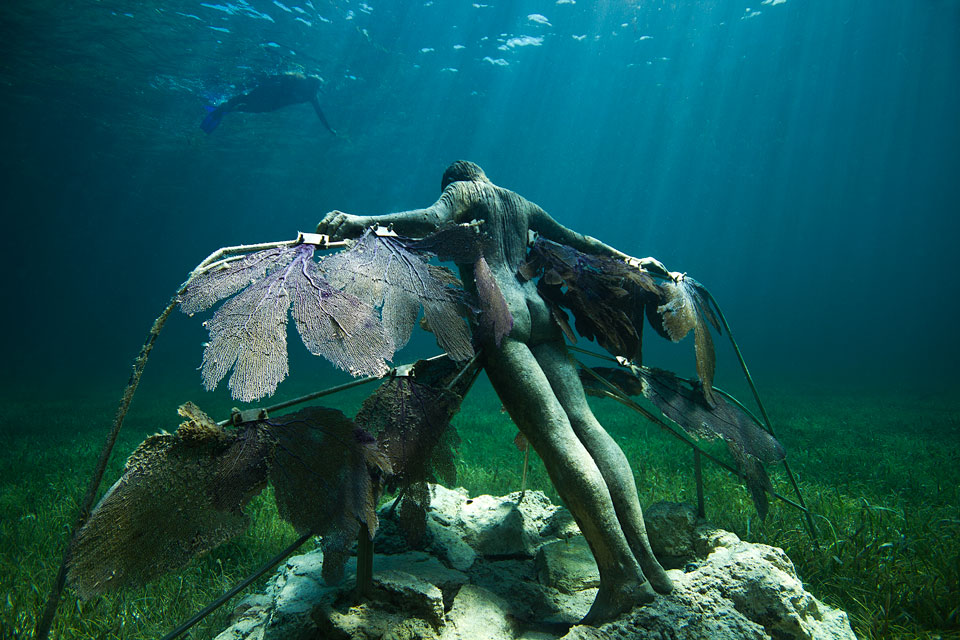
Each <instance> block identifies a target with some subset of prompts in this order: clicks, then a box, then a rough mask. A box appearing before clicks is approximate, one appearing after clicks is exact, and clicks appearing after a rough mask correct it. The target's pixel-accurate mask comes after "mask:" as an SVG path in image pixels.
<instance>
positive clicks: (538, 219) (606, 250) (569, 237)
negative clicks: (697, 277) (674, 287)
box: [530, 205, 683, 281]
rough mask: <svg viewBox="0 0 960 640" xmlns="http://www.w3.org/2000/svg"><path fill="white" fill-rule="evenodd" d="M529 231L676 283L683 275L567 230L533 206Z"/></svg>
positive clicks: (659, 263)
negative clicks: (614, 259) (670, 279)
mask: <svg viewBox="0 0 960 640" xmlns="http://www.w3.org/2000/svg"><path fill="white" fill-rule="evenodd" d="M530 229H531V230H533V231H536V232H537V233H539V234H540V235H542V236H543V237H544V238H546V239H547V240H553V241H554V242H559V243H560V244H565V245H567V246H568V247H573V248H574V249H576V250H577V251H581V252H583V253H589V254H592V255H601V256H609V257H612V258H618V259H620V260H623V261H625V262H627V263H628V264H631V265H633V266H635V267H638V268H640V269H644V270H645V271H650V272H652V273H656V274H658V275H662V276H665V277H670V278H673V279H674V280H676V281H679V280H681V279H683V274H681V273H677V272H674V271H668V270H667V268H666V267H665V266H663V263H662V262H660V261H659V260H657V259H656V258H634V257H633V256H629V255H627V254H625V253H623V252H622V251H618V250H617V249H614V248H613V247H611V246H610V245H608V244H605V243H603V242H601V241H600V240H597V239H596V238H594V237H593V236H585V235H583V234H580V233H577V232H576V231H574V230H572V229H568V228H567V227H565V226H563V225H562V224H560V223H559V222H557V221H556V220H554V219H553V218H552V217H551V216H550V214H549V213H547V212H546V211H544V210H543V209H542V208H540V207H538V206H537V205H533V211H532V212H531V214H530Z"/></svg>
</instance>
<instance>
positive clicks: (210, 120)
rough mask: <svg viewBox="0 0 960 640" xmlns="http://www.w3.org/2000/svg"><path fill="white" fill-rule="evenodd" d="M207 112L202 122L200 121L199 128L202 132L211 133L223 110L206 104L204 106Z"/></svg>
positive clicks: (217, 123)
mask: <svg viewBox="0 0 960 640" xmlns="http://www.w3.org/2000/svg"><path fill="white" fill-rule="evenodd" d="M204 109H206V110H207V111H208V112H209V113H207V117H206V118H204V119H203V122H201V123H200V128H201V129H203V131H204V133H211V132H212V131H213V130H214V129H216V128H217V125H219V124H220V119H221V118H222V117H223V111H220V110H219V109H217V108H216V107H213V106H210V105H207V106H205V107H204Z"/></svg>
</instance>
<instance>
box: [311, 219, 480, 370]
mask: <svg viewBox="0 0 960 640" xmlns="http://www.w3.org/2000/svg"><path fill="white" fill-rule="evenodd" d="M430 251H431V252H432V251H434V250H433V249H431V250H430ZM322 268H323V272H324V274H325V275H326V276H327V277H328V278H329V279H330V281H331V283H332V284H333V285H334V286H336V287H337V288H338V289H341V290H343V291H345V292H349V293H350V294H352V295H356V296H358V297H359V298H360V299H361V300H364V301H366V302H369V303H370V304H371V305H372V306H373V307H376V308H378V309H379V310H380V318H381V320H382V322H383V325H384V327H385V329H386V331H387V332H388V335H389V336H390V338H391V340H392V342H393V344H394V345H395V348H400V347H402V346H403V345H405V344H406V343H407V340H409V339H410V334H411V333H412V332H413V328H414V326H415V324H416V321H417V315H418V313H419V311H420V307H421V306H422V307H423V315H424V317H425V318H426V321H427V324H429V326H430V330H431V331H433V333H434V334H435V335H436V337H437V342H438V343H439V344H440V347H441V348H442V349H443V350H444V351H446V352H447V355H449V356H450V358H451V359H453V360H457V361H462V360H468V359H469V358H471V357H472V356H473V353H474V352H473V345H472V344H471V339H470V338H471V336H470V330H469V328H468V327H467V323H466V322H465V321H464V320H463V318H462V317H461V305H460V287H461V283H460V281H459V280H458V279H457V278H456V276H454V275H453V274H452V273H451V272H450V271H449V270H448V269H445V268H444V267H439V266H436V265H431V264H429V263H427V262H426V261H425V260H424V259H423V258H421V257H420V256H419V255H417V254H416V253H415V252H414V251H412V250H410V249H408V248H407V247H406V246H405V245H404V243H403V241H402V240H400V239H399V238H396V237H387V236H378V235H376V234H375V233H373V232H372V231H367V232H366V233H365V234H364V235H363V236H362V237H360V238H359V239H358V240H357V242H356V243H355V244H354V245H353V247H351V248H350V249H349V250H348V251H341V252H340V253H337V254H335V255H332V256H330V257H328V258H326V259H324V261H323V265H322Z"/></svg>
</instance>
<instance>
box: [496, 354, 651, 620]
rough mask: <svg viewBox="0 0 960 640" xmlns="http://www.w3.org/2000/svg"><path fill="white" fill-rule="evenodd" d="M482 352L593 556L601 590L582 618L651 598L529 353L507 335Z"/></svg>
mask: <svg viewBox="0 0 960 640" xmlns="http://www.w3.org/2000/svg"><path fill="white" fill-rule="evenodd" d="M485 356H486V369H487V375H488V376H489V377H490V381H491V383H492V384H493V387H494V389H495V390H496V391H497V394H498V395H499V396H500V399H501V401H503V405H504V407H505V408H506V409H507V411H508V412H509V414H510V417H511V418H513V421H514V422H515V423H516V424H517V426H518V427H519V428H520V430H521V431H522V432H523V434H524V435H525V436H526V437H527V439H528V440H529V441H530V444H531V445H533V448H534V449H535V450H536V451H537V453H538V454H539V455H540V457H541V458H542V459H543V462H544V465H545V466H546V469H547V473H548V474H549V475H550V479H551V480H552V481H553V484H554V486H555V487H556V489H557V492H558V493H559V494H560V497H561V498H562V499H563V501H564V502H565V503H566V506H567V508H569V509H570V512H571V513H572V514H573V517H574V519H575V520H576V521H577V524H578V525H579V526H580V530H581V531H582V532H583V535H584V537H585V538H586V540H587V543H588V544H589V545H590V549H591V551H593V555H594V558H595V559H596V561H597V567H598V569H599V570H600V590H599V592H598V593H597V598H596V600H595V601H594V603H593V606H592V607H591V608H590V612H589V613H588V614H587V616H586V617H585V618H584V619H583V623H584V624H593V623H597V622H603V621H606V620H610V619H612V618H615V617H616V616H618V615H620V614H622V613H624V612H626V611H629V610H630V609H632V608H633V607H635V606H637V605H639V604H643V603H644V602H649V601H650V600H651V599H653V598H654V597H655V593H654V591H653V589H652V588H651V586H650V583H649V582H647V581H646V579H645V578H644V575H643V571H642V570H641V569H640V565H639V564H638V563H637V560H636V558H635V557H634V555H633V553H632V552H631V550H630V546H629V544H628V542H627V539H626V538H625V536H624V534H623V530H622V529H621V527H620V523H619V521H618V520H617V514H616V512H615V510H614V506H613V502H612V501H611V499H610V493H609V491H608V490H607V484H606V483H605V482H604V479H603V476H602V475H601V473H600V470H599V469H598V468H597V465H596V464H595V463H594V461H593V458H592V457H591V456H590V454H589V452H588V451H587V450H586V448H585V447H584V445H583V443H581V441H580V439H579V438H578V437H577V435H576V434H575V433H574V431H573V428H572V426H571V424H570V421H569V420H568V419H567V414H566V412H565V411H564V410H563V407H562V406H561V405H560V402H559V401H558V400H557V397H556V396H555V395H554V392H553V389H552V388H551V386H550V382H549V381H548V379H547V377H546V375H545V374H544V372H543V370H542V369H541V368H540V365H539V363H538V362H537V360H536V358H534V356H533V353H532V352H531V351H530V349H529V348H528V347H527V346H526V345H525V344H523V343H521V342H518V341H516V340H514V339H512V338H505V339H504V341H503V343H502V344H501V346H500V348H499V349H492V348H491V349H488V350H487V351H486V354H485Z"/></svg>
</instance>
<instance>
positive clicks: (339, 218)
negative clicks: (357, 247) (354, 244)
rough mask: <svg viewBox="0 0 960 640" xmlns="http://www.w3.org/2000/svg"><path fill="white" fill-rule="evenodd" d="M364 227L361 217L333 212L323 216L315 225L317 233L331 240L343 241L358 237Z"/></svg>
mask: <svg viewBox="0 0 960 640" xmlns="http://www.w3.org/2000/svg"><path fill="white" fill-rule="evenodd" d="M365 227H366V224H364V218H363V216H355V215H351V214H349V213H344V212H342V211H337V210H333V211H331V212H330V213H328V214H326V215H325V216H323V220H321V221H320V223H319V224H318V225H317V233H323V234H326V235H328V236H330V239H331V240H344V239H347V238H355V237H357V236H359V235H360V234H361V233H363V230H364V228H365Z"/></svg>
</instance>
